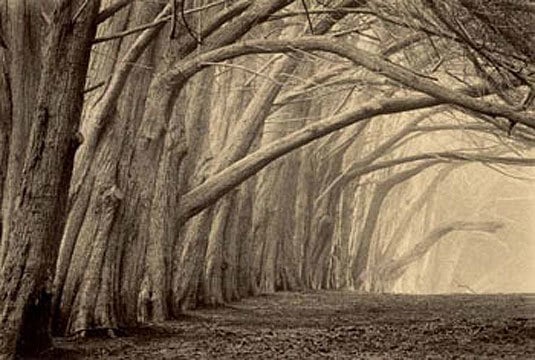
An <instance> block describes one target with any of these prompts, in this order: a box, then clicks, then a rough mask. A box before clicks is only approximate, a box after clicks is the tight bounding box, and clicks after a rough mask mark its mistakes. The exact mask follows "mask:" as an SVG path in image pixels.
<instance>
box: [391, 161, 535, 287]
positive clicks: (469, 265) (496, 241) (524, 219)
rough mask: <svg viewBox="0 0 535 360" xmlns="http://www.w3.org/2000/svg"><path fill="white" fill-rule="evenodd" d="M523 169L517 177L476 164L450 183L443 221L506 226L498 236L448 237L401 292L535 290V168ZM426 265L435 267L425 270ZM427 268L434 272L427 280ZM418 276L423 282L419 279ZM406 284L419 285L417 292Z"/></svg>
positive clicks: (442, 198)
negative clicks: (429, 263)
mask: <svg viewBox="0 0 535 360" xmlns="http://www.w3.org/2000/svg"><path fill="white" fill-rule="evenodd" d="M502 169H505V170H508V169H506V168H502ZM519 171H520V172H519ZM519 171H514V170H511V174H512V175H514V176H517V177H518V178H516V179H515V178H513V177H510V176H505V175H503V174H500V173H499V172H497V171H494V170H492V169H489V168H487V167H485V166H482V165H471V166H467V167H465V168H463V169H461V170H459V173H457V174H455V176H453V177H452V178H451V179H450V180H449V181H448V182H447V183H445V184H444V185H443V186H442V187H441V189H440V190H439V197H438V199H437V200H438V201H437V203H438V205H437V209H436V210H437V217H438V218H439V219H440V220H438V222H440V221H441V220H442V221H445V222H448V221H451V220H461V219H462V220H466V221H489V220H492V221H494V220H496V221H500V222H503V224H504V228H503V229H501V230H499V231H498V232H497V233H495V234H490V233H467V232H464V233H463V232H461V231H459V232H455V233H452V234H450V235H448V236H447V237H446V238H445V239H443V240H441V241H440V242H439V243H438V244H437V245H435V248H434V249H433V250H432V252H430V253H429V254H428V257H427V258H425V259H421V260H420V261H418V262H416V263H414V264H413V265H412V266H411V269H409V270H408V271H407V272H406V274H405V281H401V282H400V283H399V284H398V286H397V288H396V291H398V292H417V293H450V292H452V293H530V292H535V169H532V168H522V169H520V170H519ZM520 178H522V179H523V180H519V179H520ZM531 179H532V180H531ZM425 261H427V262H429V261H433V262H434V264H433V266H429V265H425V266H424V263H425ZM424 268H425V269H427V270H428V271H431V274H428V275H424V276H422V275H421V273H422V269H424ZM433 273H434V274H433ZM414 277H419V278H418V280H417V281H414ZM411 279H412V280H411ZM407 280H408V281H407ZM433 282H434V283H433ZM403 284H416V288H412V289H411V288H409V287H408V286H404V285H403Z"/></svg>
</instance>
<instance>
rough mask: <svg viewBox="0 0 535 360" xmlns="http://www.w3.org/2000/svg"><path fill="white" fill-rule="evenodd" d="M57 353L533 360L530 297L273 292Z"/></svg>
mask: <svg viewBox="0 0 535 360" xmlns="http://www.w3.org/2000/svg"><path fill="white" fill-rule="evenodd" d="M56 345H57V348H56V349H55V350H53V351H52V353H50V354H49V355H48V357H47V358H51V359H52V358H53V359H152V360H157V359H302V358H306V359H323V358H325V359H459V358H461V359H496V358H498V359H499V358H502V359H535V294H533V295H446V296H411V295H363V294H357V293H352V292H326V291H325V292H303V293H277V294H274V295H268V296H260V297H256V298H249V299H244V300H242V301H240V302H237V303H234V304H232V305H229V306H226V307H220V308H209V309H199V310H195V311H191V312H189V313H188V314H186V315H185V316H184V317H183V318H182V319H179V320H178V321H173V322H166V323H163V324H158V325H153V326H147V327H143V328H140V329H132V330H127V331H126V335H125V336H124V337H120V338H115V339H96V338H92V339H91V338H90V339H83V340H75V341H68V340H66V339H57V341H56ZM43 358H44V357H43Z"/></svg>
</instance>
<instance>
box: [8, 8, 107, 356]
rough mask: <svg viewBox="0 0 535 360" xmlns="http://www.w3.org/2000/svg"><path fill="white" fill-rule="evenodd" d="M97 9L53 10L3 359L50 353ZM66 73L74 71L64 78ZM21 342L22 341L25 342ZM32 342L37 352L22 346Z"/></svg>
mask: <svg viewBox="0 0 535 360" xmlns="http://www.w3.org/2000/svg"><path fill="white" fill-rule="evenodd" d="M99 3H100V2H99V1H89V2H88V3H87V4H86V7H85V9H84V11H82V12H81V13H80V15H79V16H78V18H77V20H76V22H75V23H74V24H73V22H72V18H73V16H74V14H75V13H76V9H78V8H79V6H80V5H81V1H74V2H68V1H62V2H60V3H58V4H57V5H56V7H55V9H54V15H53V18H52V20H53V21H52V23H51V25H50V32H49V35H48V38H47V46H46V47H45V50H44V63H43V69H42V73H41V79H40V84H39V91H38V96H37V106H36V109H35V112H34V115H33V123H32V129H31V135H30V141H29V145H28V150H27V151H26V156H25V159H24V166H23V170H22V180H21V181H20V186H17V187H16V193H17V195H18V196H17V200H16V202H15V204H14V206H13V213H12V216H10V228H9V232H8V235H7V236H8V237H7V239H6V240H4V241H6V246H7V252H6V253H7V257H6V259H5V261H4V264H3V267H2V272H1V274H0V300H1V303H2V308H3V309H2V315H1V319H0V322H1V324H2V326H1V330H0V358H3V359H4V358H6V359H7V358H12V357H13V356H14V353H15V349H16V347H17V340H19V339H20V340H21V342H20V343H19V344H18V345H19V351H26V350H31V351H40V350H42V349H43V348H45V347H47V346H49V344H50V343H49V341H50V340H49V331H48V328H49V324H48V322H49V319H50V311H51V298H52V293H51V279H52V276H53V275H52V274H53V271H54V266H55V259H56V255H57V251H58V249H59V239H60V238H61V231H62V224H63V222H64V216H65V204H66V199H67V192H68V184H69V181H70V176H71V171H72V163H73V159H74V152H75V150H76V148H77V146H78V140H77V136H76V133H77V131H78V126H79V120H80V115H81V110H82V102H83V96H82V94H83V89H84V84H85V78H86V73H87V66H88V60H89V52H90V49H91V40H92V38H93V36H94V33H95V19H96V16H97V14H98V9H99V5H100V4H99ZM65 69H69V70H68V71H65ZM19 336H20V337H19ZM28 339H32V344H31V347H30V346H28V345H29V344H26V343H24V341H26V340H28Z"/></svg>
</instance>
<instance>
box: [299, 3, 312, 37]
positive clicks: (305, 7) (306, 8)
mask: <svg viewBox="0 0 535 360" xmlns="http://www.w3.org/2000/svg"><path fill="white" fill-rule="evenodd" d="M301 3H302V4H303V8H304V9H305V14H306V16H307V21H308V26H309V27H310V33H311V34H312V35H314V25H312V19H311V18H310V14H309V12H308V7H307V3H306V1H305V0H301Z"/></svg>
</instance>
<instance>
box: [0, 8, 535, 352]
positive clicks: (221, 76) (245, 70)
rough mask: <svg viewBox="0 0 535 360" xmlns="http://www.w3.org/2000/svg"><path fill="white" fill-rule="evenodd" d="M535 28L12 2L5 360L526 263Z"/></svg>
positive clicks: (359, 15)
mask: <svg viewBox="0 0 535 360" xmlns="http://www.w3.org/2000/svg"><path fill="white" fill-rule="evenodd" d="M534 17H535V5H534V4H533V2H532V1H529V0H518V1H507V0H489V1H481V0H453V1H447V2H446V1H439V0H400V1H387V0H369V1H366V0H354V1H353V0H325V1H319V0H318V1H315V0H307V1H292V0H257V1H252V0H184V1H175V0H170V1H164V0H162V1H145V0H56V1H53V0H42V1H32V0H2V1H1V2H0V20H1V23H0V25H1V27H0V69H1V71H0V202H1V204H2V207H1V209H0V230H1V234H2V235H1V242H0V266H1V271H0V305H1V306H0V307H1V313H0V359H10V358H12V357H13V356H14V354H15V352H16V351H17V349H19V350H20V349H23V348H25V347H24V346H23V345H24V341H25V340H27V339H32V344H33V345H32V350H34V351H39V350H40V349H43V348H46V347H47V346H49V344H50V341H51V336H52V335H55V336H64V335H78V336H87V335H90V334H91V333H92V332H95V331H102V330H105V331H106V332H107V333H108V334H109V335H110V336H113V335H114V333H115V332H116V331H117V330H118V329H119V328H121V327H124V326H133V325H135V324H140V323H145V322H158V321H163V320H166V319H172V318H174V317H177V316H179V315H180V314H181V313H182V312H183V311H184V310H185V309H191V308H195V307H198V306H205V305H209V306H215V305H221V304H225V303H227V302H231V301H235V300H238V299H240V298H243V297H247V296H254V295H258V294H262V293H271V292H275V291H281V290H287V291H294V290H301V289H351V290H355V291H359V292H440V291H452V289H454V288H455V287H456V286H461V285H462V286H464V287H465V288H469V289H470V290H471V291H481V292H484V291H488V290H492V287H489V286H491V284H492V281H491V280H489V279H491V278H492V276H493V275H492V273H490V269H482V271H486V272H487V274H486V275H487V276H486V277H480V280H479V281H478V282H476V281H475V280H474V281H471V280H470V279H468V278H467V279H459V278H458V271H457V270H456V269H458V267H459V266H461V265H462V263H463V262H466V261H469V260H468V259H470V258H472V259H473V257H474V256H476V255H475V254H478V253H479V254H481V253H484V252H485V251H490V252H491V253H492V251H494V252H500V251H502V252H503V251H508V252H509V254H510V256H509V259H508V263H507V264H504V265H503V267H507V266H509V267H511V266H519V264H520V263H522V262H526V261H527V260H526V258H523V257H522V256H520V255H513V254H518V253H519V252H520V253H522V252H523V251H524V252H525V250H526V246H528V245H526V244H525V243H523V242H522V241H520V240H519V241H516V242H515V241H514V239H513V238H514V237H518V238H520V237H521V236H520V235H519V233H520V232H521V229H519V226H518V224H517V223H515V222H514V221H513V220H514V219H515V217H516V218H517V217H518V216H519V214H520V212H521V210H519V208H520V209H522V206H523V205H521V204H517V203H515V202H513V203H512V204H508V205H507V204H502V203H498V202H497V201H496V200H495V199H494V198H493V195H494V194H495V193H498V192H500V191H501V192H502V193H503V192H504V191H505V192H509V195H510V197H512V198H514V197H515V196H519V197H520V199H519V200H518V201H520V202H522V199H521V196H520V195H518V194H519V193H523V194H524V195H525V196H526V197H528V196H529V194H530V193H531V194H533V189H532V186H533V185H532V183H533V182H532V179H533V176H535V173H533V172H532V170H531V168H532V167H533V166H535V157H534V156H533V155H534V154H533V151H532V149H533V144H534V140H535V132H534V131H533V129H535V111H534V105H533V103H534V101H533V98H534V95H535V62H534V59H535V53H534V52H535V29H534V27H535V21H534ZM530 174H531V175H530ZM512 189H517V190H518V189H520V190H518V191H513V190H512ZM474 192H475V193H477V196H476V197H472V195H471V194H472V193H474ZM493 199H494V200H493ZM514 209H516V212H515V211H514ZM505 234H510V235H509V240H510V241H507V242H505V241H504V237H506V236H507V235H505ZM511 234H512V235H511ZM504 249H505V250H504ZM445 254H446V255H445ZM445 256H446V257H447V259H448V262H447V264H444V263H441V262H440V261H439V259H444V257H445ZM488 256H491V255H488ZM472 280H473V279H472ZM468 282H470V284H468ZM489 284H490V285H489Z"/></svg>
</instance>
